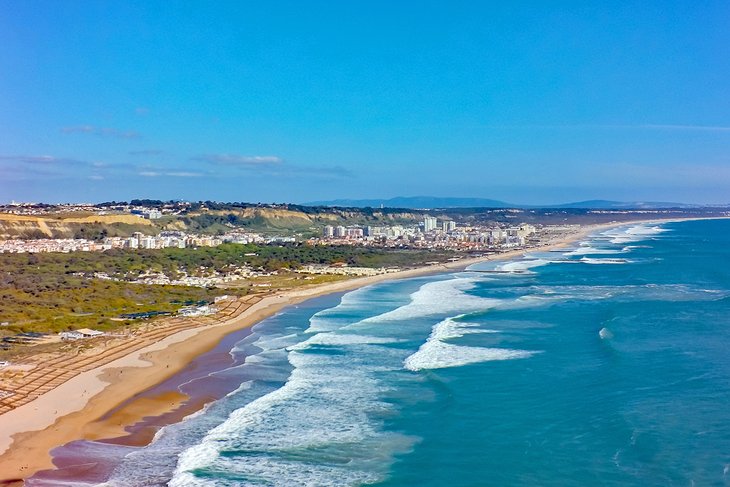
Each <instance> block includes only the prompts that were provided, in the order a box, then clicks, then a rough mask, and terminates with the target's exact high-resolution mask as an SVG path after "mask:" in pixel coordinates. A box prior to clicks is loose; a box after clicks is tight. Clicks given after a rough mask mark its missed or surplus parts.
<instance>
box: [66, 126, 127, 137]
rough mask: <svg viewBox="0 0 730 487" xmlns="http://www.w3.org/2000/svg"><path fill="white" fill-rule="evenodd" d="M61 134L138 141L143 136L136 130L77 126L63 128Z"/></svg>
mask: <svg viewBox="0 0 730 487" xmlns="http://www.w3.org/2000/svg"><path fill="white" fill-rule="evenodd" d="M61 133H64V134H91V135H98V136H100V137H116V138H119V139H138V138H140V137H141V134H140V133H139V132H137V131H134V130H119V129H114V128H109V127H95V126H93V125H75V126H70V127H62V128H61Z"/></svg>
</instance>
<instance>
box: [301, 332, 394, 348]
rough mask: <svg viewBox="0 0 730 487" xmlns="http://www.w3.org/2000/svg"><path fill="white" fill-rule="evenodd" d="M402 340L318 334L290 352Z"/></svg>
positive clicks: (331, 333) (352, 334) (347, 334)
mask: <svg viewBox="0 0 730 487" xmlns="http://www.w3.org/2000/svg"><path fill="white" fill-rule="evenodd" d="M399 341H401V340H397V339H395V338H388V337H377V336H368V335H358V334H355V333H336V332H329V333H318V334H316V335H314V336H312V337H311V338H309V339H307V340H305V341H303V342H301V343H298V344H296V345H293V346H291V347H289V348H288V350H303V349H305V348H309V347H311V346H313V345H315V346H316V345H324V346H347V345H382V344H385V343H398V342H399Z"/></svg>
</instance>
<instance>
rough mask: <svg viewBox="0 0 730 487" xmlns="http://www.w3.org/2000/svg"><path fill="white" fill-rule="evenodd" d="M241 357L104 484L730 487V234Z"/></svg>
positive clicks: (590, 251) (651, 229)
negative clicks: (218, 390)
mask: <svg viewBox="0 0 730 487" xmlns="http://www.w3.org/2000/svg"><path fill="white" fill-rule="evenodd" d="M495 270H499V271H507V272H501V273H495V272H483V271H495ZM231 353H232V354H234V355H237V356H240V357H243V356H246V358H245V361H244V363H243V364H242V365H237V366H234V367H231V368H227V369H226V370H222V371H220V372H217V373H216V375H218V376H219V377H224V378H226V379H227V380H236V381H238V383H240V387H238V388H237V390H236V391H235V392H233V393H231V394H229V395H228V396H226V397H224V398H223V399H220V400H218V401H216V402H214V403H212V404H210V405H209V406H208V407H207V408H206V409H205V410H203V411H201V412H199V413H196V414H195V415H193V416H191V417H189V418H187V419H186V420H185V421H183V422H182V423H178V424H175V425H171V426H167V427H165V428H164V429H163V430H161V431H160V432H159V434H158V435H157V438H156V440H155V441H154V442H153V443H152V444H151V445H150V446H148V447H145V448H141V449H140V448H128V447H124V448H127V449H124V448H123V447H116V448H117V450H116V454H117V455H121V456H122V457H123V460H122V461H121V463H120V464H119V466H118V467H116V468H115V470H114V472H113V474H112V476H111V479H110V480H109V482H108V483H107V484H105V485H114V486H148V485H171V486H173V487H190V486H282V487H295V486H337V487H340V486H357V485H376V486H381V487H386V486H387V487H396V486H399V487H400V486H419V487H427V486H433V487H443V486H451V487H457V486H504V485H510V486H535V485H538V486H601V485H622V486H623V485H641V486H671V485H677V486H692V485H696V486H705V485H707V486H728V485H730V221H728V220H723V221H692V222H681V223H663V224H658V225H655V224H651V225H650V224H642V225H627V226H624V227H620V228H617V229H613V230H609V231H607V232H605V233H602V234H597V235H595V236H593V237H591V238H589V239H587V240H586V241H584V242H581V243H580V244H578V243H576V244H575V245H574V246H573V247H572V248H570V249H565V250H563V251H559V252H549V253H537V254H528V255H527V256H526V257H525V258H523V259H520V260H516V261H510V262H488V263H484V264H479V265H476V266H473V267H472V268H470V269H469V270H467V271H465V272H457V273H452V274H441V275H435V276H429V277H424V278H418V279H409V280H401V281H391V282H385V283H382V284H378V285H375V286H371V287H367V288H363V289H359V290H357V291H354V292H350V293H347V294H344V295H341V294H339V295H333V296H326V297H323V298H318V299H314V300H311V301H308V302H306V303H304V304H302V305H299V306H297V307H292V308H289V309H287V310H285V311H284V312H282V313H280V314H279V315H277V316H274V317H272V318H270V319H267V320H266V321H264V322H262V323H260V324H258V325H256V326H255V327H254V329H253V333H251V334H250V335H249V336H247V337H246V338H245V339H243V340H242V341H240V342H238V343H237V344H236V345H235V348H234V349H233V350H232V352H231ZM99 448H100V449H103V448H108V446H105V445H99Z"/></svg>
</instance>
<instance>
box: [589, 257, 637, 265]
mask: <svg viewBox="0 0 730 487" xmlns="http://www.w3.org/2000/svg"><path fill="white" fill-rule="evenodd" d="M580 262H583V263H584V264H630V263H631V262H632V261H631V260H629V259H594V258H591V257H581V259H580Z"/></svg>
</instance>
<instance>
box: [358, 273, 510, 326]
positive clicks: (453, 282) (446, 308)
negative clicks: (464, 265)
mask: <svg viewBox="0 0 730 487" xmlns="http://www.w3.org/2000/svg"><path fill="white" fill-rule="evenodd" d="M484 280H486V278H481V277H458V278H453V279H446V280H443V281H435V282H429V283H426V284H424V285H423V286H421V288H420V289H419V290H418V291H416V292H415V293H413V294H411V302H410V303H408V304H407V305H405V306H401V307H400V308H396V309H394V310H392V311H388V312H386V313H383V314H380V315H377V316H373V317H372V318H367V319H365V320H362V322H363V323H371V322H383V321H400V320H406V319H412V318H415V317H425V316H433V315H439V314H441V315H443V314H448V313H454V312H459V313H465V312H466V313H468V312H473V311H484V310H487V309H490V308H494V307H495V306H497V305H498V304H499V303H500V302H501V300H499V299H493V298H484V297H479V296H474V295H472V294H469V293H467V292H466V291H468V290H470V289H473V288H474V286H475V284H476V283H477V282H479V281H484Z"/></svg>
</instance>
